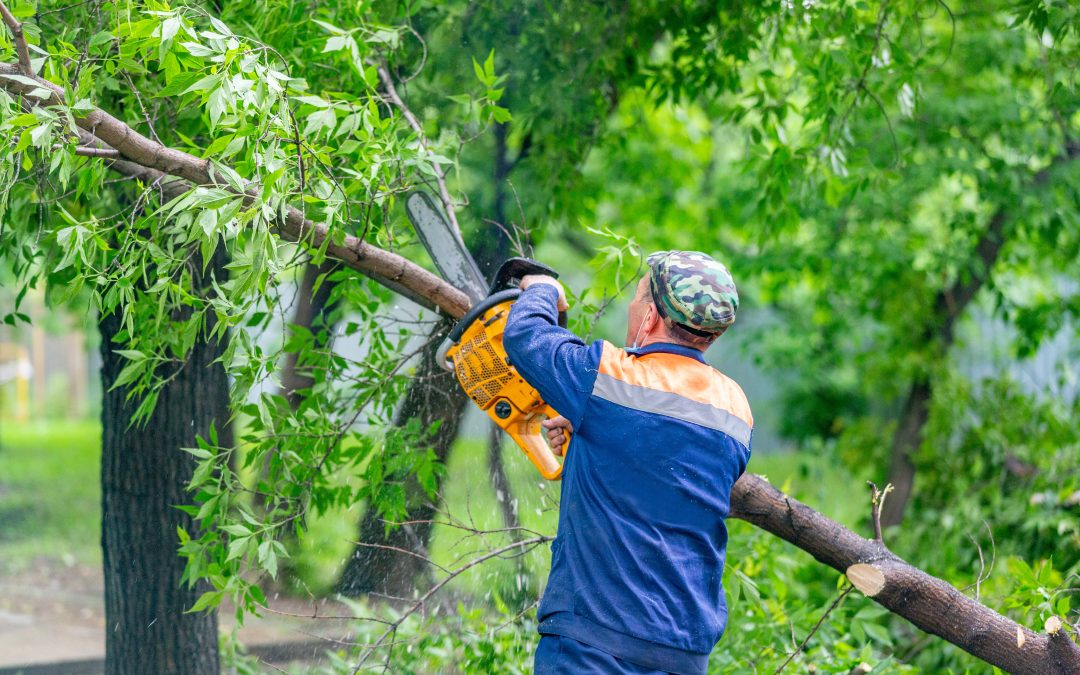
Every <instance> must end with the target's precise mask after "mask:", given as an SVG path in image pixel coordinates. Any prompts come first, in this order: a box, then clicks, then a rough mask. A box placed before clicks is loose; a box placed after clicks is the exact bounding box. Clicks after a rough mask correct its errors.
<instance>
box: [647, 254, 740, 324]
mask: <svg viewBox="0 0 1080 675" xmlns="http://www.w3.org/2000/svg"><path fill="white" fill-rule="evenodd" d="M648 261H649V267H650V268H652V273H651V275H650V280H649V288H650V289H651V291H652V299H653V302H654V303H655V304H656V307H657V309H658V310H659V311H660V315H661V316H662V317H664V318H666V319H670V320H671V321H672V322H674V323H676V324H678V325H679V327H681V328H685V329H687V330H688V331H690V332H691V333H693V334H694V335H699V336H702V337H712V336H716V335H720V334H721V333H723V332H724V331H725V330H727V328H728V326H730V325H731V324H733V323H735V312H736V310H738V309H739V293H738V292H737V291H736V290H735V280H734V279H732V278H731V273H730V272H728V269H727V268H726V267H724V265H723V263H721V262H719V261H717V260H714V259H713V258H711V257H710V256H707V255H705V254H704V253H699V252H697V251H658V252H656V253H653V254H652V255H650V256H649V258H648Z"/></svg>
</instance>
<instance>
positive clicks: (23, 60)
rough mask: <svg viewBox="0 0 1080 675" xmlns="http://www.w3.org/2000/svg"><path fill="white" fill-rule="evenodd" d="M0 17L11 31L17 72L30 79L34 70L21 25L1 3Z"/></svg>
mask: <svg viewBox="0 0 1080 675" xmlns="http://www.w3.org/2000/svg"><path fill="white" fill-rule="evenodd" d="M0 17H2V18H3V20H4V23H5V24H7V27H8V29H9V30H10V31H11V38H12V41H13V42H14V43H15V53H16V54H18V55H19V70H21V71H22V74H23V75H26V76H28V77H32V76H33V75H34V68H33V66H31V65H30V47H29V46H28V45H27V44H26V36H25V35H23V29H22V24H21V23H20V22H19V20H18V19H16V18H15V15H14V14H12V13H11V10H9V9H8V8H7V5H5V4H4V3H3V2H0Z"/></svg>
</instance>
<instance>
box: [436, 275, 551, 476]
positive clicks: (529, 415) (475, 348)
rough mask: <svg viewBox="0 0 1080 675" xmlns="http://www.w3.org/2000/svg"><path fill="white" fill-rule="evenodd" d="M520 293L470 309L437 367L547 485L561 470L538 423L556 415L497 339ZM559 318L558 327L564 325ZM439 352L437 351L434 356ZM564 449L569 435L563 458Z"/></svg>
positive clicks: (499, 295)
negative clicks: (446, 369)
mask: <svg viewBox="0 0 1080 675" xmlns="http://www.w3.org/2000/svg"><path fill="white" fill-rule="evenodd" d="M519 295H521V291H520V290H518V289H516V288H514V289H508V290H504V291H499V292H496V293H493V294H492V295H490V296H488V297H487V298H485V299H484V300H482V301H480V302H478V303H477V304H476V305H474V306H473V307H472V308H471V309H470V310H469V312H468V313H467V314H466V315H465V316H464V317H463V318H462V319H461V321H460V322H459V323H458V324H457V325H456V326H455V327H454V329H453V330H452V331H450V335H449V337H448V338H447V341H448V343H449V346H448V347H447V348H446V351H445V357H442V356H439V357H438V358H440V362H443V361H445V363H446V364H447V365H449V366H451V367H452V369H453V371H454V375H455V377H457V380H458V382H459V383H460V384H461V387H462V389H464V390H465V393H466V394H468V396H469V398H471V399H472V400H473V403H475V404H476V405H477V406H479V408H480V409H481V410H483V411H484V412H485V413H487V415H488V417H490V418H491V419H492V421H494V422H495V423H496V424H498V425H499V426H500V427H502V428H503V429H505V430H506V432H507V433H508V434H510V437H511V438H513V439H514V442H515V443H517V444H518V447H520V448H521V449H522V451H523V452H524V453H525V455H526V456H527V457H528V458H529V460H530V461H532V463H533V464H534V465H535V466H536V468H537V469H538V470H539V471H540V475H542V476H543V477H544V478H547V479H548V480H559V479H560V478H561V477H562V464H561V463H560V461H559V457H558V455H556V454H555V453H554V451H552V449H551V446H550V445H548V442H547V436H546V434H545V432H544V428H543V427H542V426H541V424H540V422H541V421H543V420H544V419H547V418H551V417H556V416H557V415H558V413H557V412H555V410H553V409H552V408H551V406H549V405H548V404H546V403H545V402H544V400H543V399H542V398H541V397H540V393H539V392H538V391H536V389H535V388H533V387H532V386H531V385H530V384H529V383H527V382H526V381H525V380H524V379H523V378H522V377H521V375H520V374H519V373H518V372H517V369H516V368H514V366H513V364H512V363H510V359H509V358H507V355H506V349H505V348H504V347H503V333H504V332H505V329H506V319H507V317H508V316H509V314H510V306H511V305H513V304H514V301H515V300H517V298H518V296H519ZM564 322H565V318H564V317H562V321H561V322H560V323H564ZM441 351H442V350H441V349H440V352H441ZM569 447H570V434H569V433H567V441H566V443H565V444H564V446H563V455H564V456H565V455H566V452H567V451H568V450H569Z"/></svg>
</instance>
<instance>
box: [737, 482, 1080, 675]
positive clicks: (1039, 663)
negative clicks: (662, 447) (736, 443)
mask: <svg viewBox="0 0 1080 675" xmlns="http://www.w3.org/2000/svg"><path fill="white" fill-rule="evenodd" d="M731 516H732V517H733V518H739V519H741V520H745V521H747V522H749V523H751V524H753V525H756V526H757V527H760V528H761V529H763V530H765V531H767V532H770V533H772V534H774V535H776V536H778V537H780V538H781V539H783V540H785V541H788V542H790V543H792V544H794V545H796V546H798V547H799V548H801V549H802V550H804V551H806V552H807V553H809V554H810V555H812V556H814V558H815V559H817V560H818V561H819V562H822V563H824V564H826V565H828V566H829V567H832V568H833V569H835V570H838V571H840V572H842V573H844V574H846V575H847V577H848V580H849V581H851V583H852V584H853V585H854V586H855V587H856V588H858V589H859V590H861V591H862V592H863V593H865V594H866V595H867V596H869V597H871V598H872V599H873V600H874V601H876V602H877V603H879V604H880V605H881V606H883V607H885V608H886V609H888V610H889V611H891V612H893V613H895V614H898V615H899V616H902V617H904V618H905V619H907V620H908V621H910V622H911V623H913V624H915V626H917V627H918V628H919V629H921V630H924V631H926V632H927V633H931V634H933V635H937V636H938V637H941V638H943V639H945V640H948V641H949V642H951V643H952V644H954V645H956V646H957V647H960V648H961V649H963V650H964V651H966V652H968V653H969V654H971V655H973V656H976V657H978V658H980V659H982V660H983V661H986V662H987V663H990V664H992V665H995V666H997V667H999V668H1002V669H1003V670H1006V671H1008V672H1010V673H1033V674H1034V673H1040V674H1042V675H1055V674H1060V675H1065V674H1066V673H1078V672H1080V647H1078V646H1077V645H1076V643H1074V642H1073V641H1072V639H1071V638H1070V637H1069V636H1068V634H1067V633H1066V631H1065V630H1063V629H1058V630H1056V631H1055V630H1051V628H1053V626H1050V625H1049V623H1048V626H1047V633H1036V632H1034V631H1032V630H1029V629H1027V628H1024V627H1023V626H1021V625H1019V624H1018V623H1016V622H1015V621H1013V620H1011V619H1009V618H1007V617H1005V616H1002V615H1001V614H998V613H997V612H995V611H994V610H992V609H990V608H989V607H987V606H986V605H983V604H981V603H979V602H978V601H976V600H974V599H973V598H969V597H968V596H966V595H964V594H963V593H961V592H960V591H958V590H957V589H955V588H953V586H951V585H950V584H948V583H947V582H945V581H943V580H941V579H938V578H936V577H933V576H931V575H929V574H927V573H926V572H923V571H922V570H920V569H918V568H917V567H914V566H913V565H911V564H909V563H907V562H906V561H904V560H903V559H901V558H900V557H898V556H896V555H895V554H893V553H892V552H891V551H889V550H888V549H887V548H885V546H884V545H883V544H882V543H881V542H878V541H875V540H872V539H865V538H863V537H860V536H859V535H857V534H856V533H854V532H852V531H851V530H849V529H847V528H846V527H844V526H843V525H841V524H839V523H837V522H836V521H834V520H831V519H829V518H827V517H826V516H824V515H822V514H820V513H818V512H817V511H814V510H813V509H811V508H810V507H808V506H806V505H805V504H803V503H801V502H799V501H798V500H795V499H792V498H791V497H789V496H787V495H785V494H783V493H782V492H780V491H779V490H777V489H776V488H774V487H773V486H772V485H770V484H769V483H768V482H766V481H765V480H764V479H762V478H760V477H758V476H753V475H744V476H743V477H742V478H740V479H739V481H738V482H737V483H735V487H734V488H733V489H732V492H731Z"/></svg>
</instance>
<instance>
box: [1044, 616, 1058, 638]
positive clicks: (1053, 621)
mask: <svg viewBox="0 0 1080 675" xmlns="http://www.w3.org/2000/svg"><path fill="white" fill-rule="evenodd" d="M1045 628H1046V634H1047V635H1057V632H1058V631H1059V630H1061V619H1059V618H1057V617H1056V616H1052V617H1050V618H1049V619H1047V620H1046V625H1045Z"/></svg>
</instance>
